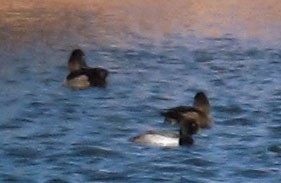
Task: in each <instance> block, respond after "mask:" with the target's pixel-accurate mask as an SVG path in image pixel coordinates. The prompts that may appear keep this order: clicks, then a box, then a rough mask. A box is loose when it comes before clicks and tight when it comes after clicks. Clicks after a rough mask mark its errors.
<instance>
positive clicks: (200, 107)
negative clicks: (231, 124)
mask: <svg viewBox="0 0 281 183" xmlns="http://www.w3.org/2000/svg"><path fill="white" fill-rule="evenodd" d="M210 112H211V106H210V102H209V99H208V97H207V95H206V94H205V93H204V92H202V91H200V92H197V93H196V95H195V96H194V100H193V106H177V107H173V108H170V109H164V110H162V111H161V115H162V116H164V118H165V120H164V121H165V122H168V123H171V124H177V123H179V122H180V119H181V118H182V117H184V118H189V119H194V120H195V121H196V122H197V123H198V126H199V128H210V127H211V125H212V120H211V115H210Z"/></svg>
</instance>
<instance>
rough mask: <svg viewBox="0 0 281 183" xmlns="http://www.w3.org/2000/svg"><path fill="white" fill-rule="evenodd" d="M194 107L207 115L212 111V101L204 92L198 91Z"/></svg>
mask: <svg viewBox="0 0 281 183" xmlns="http://www.w3.org/2000/svg"><path fill="white" fill-rule="evenodd" d="M193 107H195V108H197V109H199V110H200V111H202V112H204V113H205V114H206V115H209V113H210V103H209V99H208V97H207V96H206V95H205V93H204V92H198V93H196V95H195V96H194V101H193Z"/></svg>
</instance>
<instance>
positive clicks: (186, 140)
mask: <svg viewBox="0 0 281 183" xmlns="http://www.w3.org/2000/svg"><path fill="white" fill-rule="evenodd" d="M198 129H199V126H198V123H197V122H196V121H195V120H193V119H184V120H182V121H181V123H180V139H179V144H180V145H192V144H193V139H192V135H193V134H196V133H197V131H198Z"/></svg>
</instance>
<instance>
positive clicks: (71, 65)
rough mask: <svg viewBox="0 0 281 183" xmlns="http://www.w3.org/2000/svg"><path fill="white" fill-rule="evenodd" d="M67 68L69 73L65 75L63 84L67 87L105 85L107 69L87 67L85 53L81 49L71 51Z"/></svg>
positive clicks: (77, 87) (80, 87) (79, 87)
mask: <svg viewBox="0 0 281 183" xmlns="http://www.w3.org/2000/svg"><path fill="white" fill-rule="evenodd" d="M68 69H69V71H70V73H69V74H68V75H67V76H66V79H65V85H66V86H68V87H69V88H72V89H86V88H89V87H93V86H96V87H106V84H107V82H106V78H107V76H108V74H109V72H108V70H106V69H104V68H100V67H96V68H91V67H89V66H88V65H87V63H86V59H85V53H84V52H83V51H82V50H81V49H75V50H73V51H72V53H71V55H70V57H69V60H68Z"/></svg>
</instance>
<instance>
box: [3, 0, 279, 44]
mask: <svg viewBox="0 0 281 183" xmlns="http://www.w3.org/2000/svg"><path fill="white" fill-rule="evenodd" d="M0 3H1V7H0V11H1V12H2V13H1V15H0V30H1V32H2V33H1V35H0V36H1V37H0V39H1V40H2V42H3V43H5V44H9V42H17V43H19V42H26V41H28V40H30V39H31V38H34V36H35V37H36V36H37V39H39V40H41V41H42V42H48V43H49V44H56V43H55V42H56V41H57V38H58V37H60V38H62V39H63V40H64V39H67V37H74V38H76V39H78V40H79V39H80V41H81V42H82V41H84V42H87V41H88V40H89V38H90V39H91V42H95V43H99V44H102V45H104V46H109V45H111V44H115V45H118V46H119V45H126V43H128V42H130V41H132V40H131V39H132V36H133V35H137V36H140V37H144V38H147V39H150V40H154V41H159V40H160V41H161V40H162V39H164V38H165V36H167V35H170V34H178V35H181V36H185V35H190V34H194V35H196V36H198V37H220V36H223V35H225V34H231V35H232V36H234V37H238V38H240V39H251V38H254V39H258V40H261V41H266V42H267V41H273V42H274V41H275V42H277V43H279V44H280V41H281V33H280V31H279V30H280V27H281V1H280V0H267V1H263V0H255V1H252V0H228V1H223V0H212V1H209V0H175V1H168V0H165V1H163V0H154V1H151V0H134V1H132V0H111V1H106V0H83V1H76V0H68V1H61V0H48V1H39V0H22V1H17V0H10V1H5V0H0ZM89 44H90V43H89Z"/></svg>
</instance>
